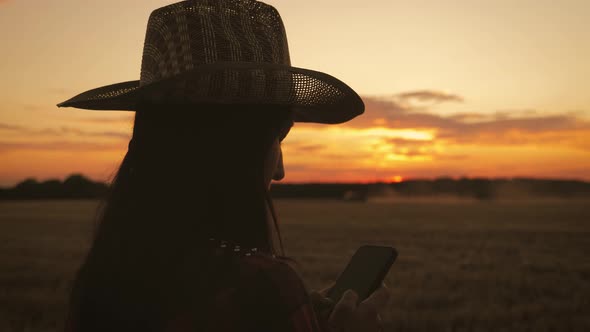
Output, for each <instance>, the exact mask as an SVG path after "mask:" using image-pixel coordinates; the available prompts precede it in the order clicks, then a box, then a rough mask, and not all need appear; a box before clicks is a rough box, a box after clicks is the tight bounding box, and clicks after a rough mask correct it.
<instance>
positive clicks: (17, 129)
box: [0, 123, 131, 140]
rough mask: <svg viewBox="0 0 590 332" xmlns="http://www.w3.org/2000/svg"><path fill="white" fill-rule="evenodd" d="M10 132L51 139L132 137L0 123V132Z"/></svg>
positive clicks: (112, 132) (119, 133)
mask: <svg viewBox="0 0 590 332" xmlns="http://www.w3.org/2000/svg"><path fill="white" fill-rule="evenodd" d="M1 131H8V132H12V133H18V134H22V135H26V136H27V137H32V136H51V137H63V136H68V135H70V136H78V137H97V138H98V137H103V138H114V139H120V140H129V138H130V137H131V133H130V132H121V131H109V130H106V131H89V130H83V129H79V128H72V127H66V126H64V127H60V128H41V129H37V128H29V127H23V126H19V125H12V124H8V123H0V132H1Z"/></svg>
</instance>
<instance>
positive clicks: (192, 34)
mask: <svg viewBox="0 0 590 332" xmlns="http://www.w3.org/2000/svg"><path fill="white" fill-rule="evenodd" d="M219 62H253V63H269V64H282V65H290V64H291V62H290V59H289V49H288V45H287V37H286V33H285V28H284V25H283V22H282V20H281V17H280V15H279V13H278V12H277V11H276V9H274V8H273V7H272V6H269V5H267V4H264V3H262V2H258V1H251V0H238V1H236V0H192V1H183V2H179V3H175V4H172V5H169V6H166V7H162V8H159V9H157V10H155V11H153V12H152V14H151V15H150V18H149V21H148V26H147V32H146V38H145V44H144V52H143V58H142V65H141V77H140V85H146V84H150V83H153V82H157V81H160V80H162V79H166V78H170V77H173V76H176V75H179V74H181V73H182V72H186V71H190V70H192V69H194V68H195V67H197V66H199V65H208V64H214V63H219Z"/></svg>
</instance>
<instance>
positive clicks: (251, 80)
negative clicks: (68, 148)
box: [57, 0, 364, 123]
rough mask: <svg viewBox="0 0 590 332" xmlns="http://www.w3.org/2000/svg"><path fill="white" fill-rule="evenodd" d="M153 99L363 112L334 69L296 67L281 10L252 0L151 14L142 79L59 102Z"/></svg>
mask: <svg viewBox="0 0 590 332" xmlns="http://www.w3.org/2000/svg"><path fill="white" fill-rule="evenodd" d="M144 103H147V104H166V105H169V104H183V105H187V104H188V105H192V104H194V105H205V104H206V105H211V104H213V105H214V104H244V105H247V104H259V105H260V104H262V105H281V106H289V107H290V109H292V110H293V112H294V119H295V121H297V122H316V123H342V122H346V121H348V120H350V119H352V118H354V117H356V116H357V115H360V114H362V113H363V112H364V104H363V101H362V100H361V98H360V97H359V95H358V94H357V93H356V92H355V91H353V90H352V89H351V88H350V87H349V86H348V85H346V84H345V83H343V82H342V81H340V80H338V79H337V78H335V77H332V76H330V75H328V74H325V73H322V72H318V71H313V70H309V69H302V68H296V67H292V66H291V61H290V58H289V49H288V45H287V36H286V34H285V28H284V26H283V22H282V20H281V17H280V16H279V13H278V12H277V10H276V9H275V8H273V7H272V6H269V5H267V4H265V3H262V2H258V1H253V0H189V1H182V2H178V3H175V4H172V5H169V6H165V7H162V8H159V9H156V10H155V11H153V12H152V14H151V15H150V18H149V20H148V26H147V32H146V38H145V43H144V47H143V58H142V63H141V75H140V79H139V80H138V81H129V82H123V83H117V84H113V85H107V86H103V87H100V88H97V89H93V90H89V91H86V92H84V93H81V94H79V95H77V96H75V97H73V98H71V99H69V100H67V101H64V102H62V103H60V104H58V105H57V106H59V107H76V108H83V109H91V110H128V111H135V110H137V109H138V108H141V106H140V105H142V104H144Z"/></svg>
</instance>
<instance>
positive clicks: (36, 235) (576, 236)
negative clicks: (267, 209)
mask: <svg viewBox="0 0 590 332" xmlns="http://www.w3.org/2000/svg"><path fill="white" fill-rule="evenodd" d="M588 203H589V202H588V201H563V200H561V201H560V200H554V201H549V200H544V201H532V200H530V201H514V202H501V201H496V202H478V201H457V200H434V199H431V200H420V201H378V202H371V201H369V202H367V203H360V202H341V201H320V200H316V201H311V200H278V201H277V202H276V204H277V211H278V214H279V218H280V222H281V224H282V228H281V230H282V234H283V237H284V242H285V248H286V251H287V254H288V255H289V256H291V257H293V258H295V259H297V260H298V261H299V263H300V266H301V274H302V277H303V279H304V280H305V282H306V283H307V285H308V287H309V288H310V289H314V288H321V287H323V286H324V285H326V284H328V283H329V282H331V281H333V280H334V279H335V278H336V277H337V276H338V273H339V272H340V271H341V270H342V268H344V266H345V265H346V262H347V261H348V259H349V258H350V256H351V255H352V254H353V252H354V251H355V249H356V248H357V247H358V246H360V245H362V244H385V245H391V246H394V247H396V248H397V250H398V252H399V257H398V260H397V262H396V263H395V264H394V266H393V267H392V269H391V271H390V273H389V275H388V276H387V279H386V282H387V284H388V285H389V287H390V288H391V290H392V295H393V296H392V300H391V303H390V306H389V307H388V308H387V310H386V311H385V312H384V314H383V318H384V320H385V322H386V330H387V331H590V257H589V256H590V209H588V206H590V204H588ZM96 208H97V202H95V201H44V202H0V248H1V249H0V331H60V330H61V329H62V325H63V319H64V315H65V305H66V296H67V291H68V287H69V285H70V281H71V278H72V276H73V274H74V272H75V270H76V268H77V266H78V264H80V261H81V259H82V257H83V255H84V253H85V250H86V249H87V248H88V244H89V239H90V237H91V232H92V228H93V215H94V213H95V211H96Z"/></svg>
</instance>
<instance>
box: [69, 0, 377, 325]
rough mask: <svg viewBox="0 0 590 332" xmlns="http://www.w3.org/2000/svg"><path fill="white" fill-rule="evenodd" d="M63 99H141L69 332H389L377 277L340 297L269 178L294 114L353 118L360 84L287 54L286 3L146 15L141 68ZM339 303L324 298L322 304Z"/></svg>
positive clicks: (312, 118)
mask: <svg viewBox="0 0 590 332" xmlns="http://www.w3.org/2000/svg"><path fill="white" fill-rule="evenodd" d="M58 106H63V107H77V108H85V109H95V110H102V109H108V110H134V111H136V115H135V123H134V129H133V137H132V139H131V141H130V143H129V149H128V151H127V154H126V155H125V157H124V159H123V162H122V164H121V166H120V168H119V170H118V172H117V175H116V177H115V179H114V181H113V184H112V187H111V192H110V195H109V197H108V199H107V200H106V202H105V204H104V206H103V207H102V210H101V211H102V213H101V214H100V218H99V224H98V227H97V229H96V233H95V238H94V241H93V244H92V246H91V249H90V251H89V253H88V255H87V257H86V259H85V261H84V262H83V264H82V266H81V268H80V270H79V272H78V275H77V276H76V279H75V281H74V286H73V289H72V294H71V301H70V311H69V317H68V321H67V324H66V329H67V330H68V331H170V332H175V331H297V332H304V331H378V330H380V328H381V327H380V320H379V316H378V313H377V309H379V308H380V307H381V306H383V305H384V304H385V302H386V301H387V297H388V291H387V289H385V288H381V289H380V290H378V291H376V292H375V293H374V294H373V295H372V296H371V297H370V298H369V299H367V300H365V301H363V302H362V303H360V304H359V305H358V306H357V305H356V302H357V301H356V295H355V294H354V292H352V291H350V292H348V293H346V294H345V296H344V297H343V298H342V299H341V300H340V301H338V303H336V304H334V305H333V306H331V303H330V301H329V300H328V299H325V298H324V297H323V295H324V294H325V293H324V291H321V292H312V293H311V294H310V293H309V292H307V290H306V289H305V287H304V285H303V282H302V281H301V279H300V278H299V276H298V275H297V273H296V272H295V269H294V268H293V265H292V264H293V263H292V260H290V259H288V258H286V257H284V251H283V248H282V242H281V236H280V232H279V227H278V224H277V221H276V215H275V213H274V209H273V205H272V201H271V200H270V198H269V195H268V190H269V188H270V183H271V181H272V179H274V180H280V179H282V178H283V176H284V168H283V162H282V151H281V147H280V144H281V141H282V139H283V138H284V137H285V136H286V135H287V133H288V132H289V130H290V128H291V126H292V125H293V123H294V122H317V123H341V122H345V121H348V120H350V119H352V118H354V117H355V116H357V115H359V114H361V113H362V112H363V110H364V106H363V103H362V100H361V99H360V97H359V96H358V95H357V94H356V93H355V92H354V91H353V90H352V89H350V88H349V87H348V86H347V85H346V84H344V83H342V82H341V81H339V80H337V79H335V78H333V77H331V76H329V75H327V74H323V73H319V72H314V71H310V70H306V69H300V68H295V67H291V66H290V62H289V55H288V48H287V43H286V36H285V31H284V27H283V25H282V22H281V20H280V17H279V15H278V13H277V12H276V10H275V9H274V8H272V7H271V6H268V5H266V4H263V3H260V2H257V1H250V0H239V1H238V0H198V1H183V2H180V3H177V4H173V5H169V6H166V7H163V8H160V9H158V10H156V11H154V12H153V13H152V15H151V16H150V20H149V22H148V30H147V34H146V42H145V45H144V55H143V59H142V69H141V78H140V80H139V81H131V82H125V83H119V84H114V85H110V86H106V87H102V88H98V89H94V90H90V91H87V92H84V93H82V94H80V95H78V96H76V97H74V98H72V99H70V100H68V101H66V102H64V103H61V104H59V105H58ZM322 303H323V304H326V307H329V308H331V311H325V313H324V312H317V311H319V308H320V305H319V304H322Z"/></svg>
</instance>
